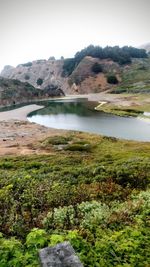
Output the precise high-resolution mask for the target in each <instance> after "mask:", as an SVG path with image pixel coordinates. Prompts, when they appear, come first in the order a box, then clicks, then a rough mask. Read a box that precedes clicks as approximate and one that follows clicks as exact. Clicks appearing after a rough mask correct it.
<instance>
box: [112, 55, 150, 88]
mask: <svg viewBox="0 0 150 267" xmlns="http://www.w3.org/2000/svg"><path fill="white" fill-rule="evenodd" d="M115 92H116V93H119V92H120V93H121V92H127V93H149V92H150V57H149V58H147V59H137V60H133V63H132V64H131V65H129V66H128V67H127V68H123V72H122V82H121V84H120V85H119V86H118V87H117V89H115Z"/></svg>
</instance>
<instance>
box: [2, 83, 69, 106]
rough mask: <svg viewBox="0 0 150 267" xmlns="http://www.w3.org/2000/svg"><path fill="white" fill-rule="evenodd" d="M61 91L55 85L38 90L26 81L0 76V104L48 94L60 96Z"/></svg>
mask: <svg viewBox="0 0 150 267" xmlns="http://www.w3.org/2000/svg"><path fill="white" fill-rule="evenodd" d="M61 95H64V93H63V91H62V90H61V89H60V88H59V87H57V86H48V87H46V88H45V89H44V90H39V89H37V88H35V87H34V86H32V85H31V84H30V83H28V82H25V83H23V82H21V81H19V80H15V79H6V78H0V106H1V107H3V106H9V105H15V104H20V103H25V102H29V101H32V100H37V99H39V98H40V99H41V98H43V97H48V96H61Z"/></svg>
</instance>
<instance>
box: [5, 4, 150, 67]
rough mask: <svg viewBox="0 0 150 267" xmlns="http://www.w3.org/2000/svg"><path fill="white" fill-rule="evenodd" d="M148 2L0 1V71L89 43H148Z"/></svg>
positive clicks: (70, 52)
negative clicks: (8, 66)
mask: <svg viewBox="0 0 150 267" xmlns="http://www.w3.org/2000/svg"><path fill="white" fill-rule="evenodd" d="M149 12H150V0H74V1H73V0H0V70H1V69H2V68H3V66H4V65H13V66H16V65H18V64H19V63H24V62H28V61H32V60H34V59H43V58H45V59H48V58H49V57H50V56H55V57H56V58H59V57H60V56H64V57H72V56H74V54H75V53H76V52H77V51H78V50H80V49H82V48H84V47H86V46H88V45H89V44H94V45H100V46H106V45H112V46H113V45H119V46H123V45H132V46H139V45H141V44H143V43H147V42H149V41H150V27H149V26H150V15H149Z"/></svg>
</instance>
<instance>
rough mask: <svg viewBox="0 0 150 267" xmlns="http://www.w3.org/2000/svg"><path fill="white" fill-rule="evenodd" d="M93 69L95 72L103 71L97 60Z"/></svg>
mask: <svg viewBox="0 0 150 267" xmlns="http://www.w3.org/2000/svg"><path fill="white" fill-rule="evenodd" d="M91 70H92V71H93V72H94V73H95V74H98V73H100V72H103V69H102V66H101V65H100V64H99V63H98V62H96V63H94V64H93V66H92V68H91Z"/></svg>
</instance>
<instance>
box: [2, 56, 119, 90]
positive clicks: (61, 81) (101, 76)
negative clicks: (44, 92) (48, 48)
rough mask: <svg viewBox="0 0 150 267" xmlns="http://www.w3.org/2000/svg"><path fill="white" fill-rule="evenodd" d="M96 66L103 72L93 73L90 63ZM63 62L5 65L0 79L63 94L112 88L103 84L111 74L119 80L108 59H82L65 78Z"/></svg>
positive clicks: (117, 71)
mask: <svg viewBox="0 0 150 267" xmlns="http://www.w3.org/2000/svg"><path fill="white" fill-rule="evenodd" d="M95 63H98V64H100V65H101V66H102V68H103V71H102V72H100V73H94V72H93V71H92V66H93V64H95ZM63 64H64V60H52V59H50V60H36V61H33V62H28V63H25V64H20V65H18V66H17V67H16V68H14V67H12V66H5V67H4V69H3V70H2V72H1V74H0V76H2V77H4V78H8V79H17V80H19V81H22V82H28V83H30V84H31V85H33V86H34V87H35V88H38V89H45V88H47V87H49V86H58V87H59V88H61V89H62V91H63V92H64V94H87V93H99V92H102V91H106V90H109V89H112V88H113V87H114V85H111V84H109V83H108V82H107V75H108V74H110V73H111V74H114V75H116V77H117V78H118V81H120V80H121V78H120V77H121V76H120V74H121V67H120V66H119V65H118V64H117V63H115V62H113V61H111V60H100V59H96V58H92V57H85V58H83V59H82V60H81V62H80V63H79V64H78V65H77V67H76V68H75V69H74V71H73V72H72V74H71V75H70V76H68V77H63V76H62V72H63Z"/></svg>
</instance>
